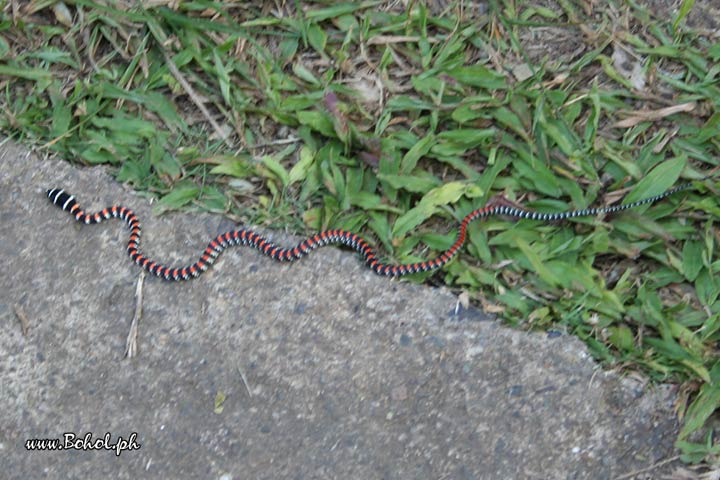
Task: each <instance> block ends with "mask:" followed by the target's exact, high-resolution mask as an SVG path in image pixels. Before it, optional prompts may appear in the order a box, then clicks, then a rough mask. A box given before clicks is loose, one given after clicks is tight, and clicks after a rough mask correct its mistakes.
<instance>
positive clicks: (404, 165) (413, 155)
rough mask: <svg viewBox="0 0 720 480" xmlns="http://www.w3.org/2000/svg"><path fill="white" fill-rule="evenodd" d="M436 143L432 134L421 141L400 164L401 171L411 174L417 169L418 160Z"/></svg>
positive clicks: (408, 152)
mask: <svg viewBox="0 0 720 480" xmlns="http://www.w3.org/2000/svg"><path fill="white" fill-rule="evenodd" d="M434 143H435V135H433V134H432V133H430V134H428V135H427V136H426V137H424V138H422V139H420V141H418V142H417V143H415V145H413V146H412V147H411V148H410V150H408V151H407V153H406V154H405V156H404V157H403V159H402V161H401V162H400V171H401V172H402V173H410V172H412V171H413V170H414V169H415V165H417V162H418V160H420V158H421V157H423V156H424V155H426V154H427V152H429V151H430V148H431V147H432V146H433V144H434Z"/></svg>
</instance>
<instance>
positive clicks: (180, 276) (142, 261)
mask: <svg viewBox="0 0 720 480" xmlns="http://www.w3.org/2000/svg"><path fill="white" fill-rule="evenodd" d="M692 187H693V184H692V183H686V184H683V185H680V186H677V187H674V188H671V189H669V190H666V191H665V192H663V193H660V194H658V195H655V196H652V197H649V198H645V199H643V200H638V201H635V202H631V203H627V204H624V205H616V206H612V207H602V208H587V209H584V210H569V211H564V212H554V213H540V212H533V211H528V210H523V209H522V208H519V207H517V206H515V205H514V204H512V203H510V202H508V201H507V200H504V199H502V198H499V199H497V198H496V199H492V200H491V201H490V202H488V204H487V205H486V206H484V207H482V208H478V209H477V210H474V211H472V212H470V213H469V214H468V215H466V216H465V218H463V219H462V221H461V222H460V228H459V230H458V233H457V237H456V239H455V242H454V243H453V244H452V245H451V246H450V248H448V249H447V250H445V251H444V252H442V253H441V254H440V255H438V256H437V257H436V258H434V259H432V260H427V261H424V262H417V263H408V264H403V265H389V264H385V263H382V262H381V261H380V260H379V259H378V258H377V255H376V254H375V251H374V250H373V248H372V247H371V246H370V244H369V243H368V242H367V241H365V240H364V239H363V238H362V237H361V236H360V235H358V234H357V233H354V232H350V231H347V230H341V229H335V230H327V231H323V232H320V233H317V234H315V235H313V236H312V237H309V238H307V239H305V240H303V241H302V242H300V243H299V244H297V245H296V246H294V247H291V248H283V247H279V246H277V245H275V244H274V243H272V242H271V241H270V240H268V239H267V238H266V237H264V236H263V235H260V234H258V233H255V232H254V231H252V230H250V229H247V228H240V229H239V230H232V231H229V232H225V233H222V234H220V235H218V236H217V237H215V238H214V239H213V240H211V241H210V243H209V244H208V246H207V248H205V251H203V253H202V255H201V256H200V258H199V259H198V260H197V261H196V262H195V263H193V264H191V265H189V266H185V267H178V268H171V267H167V266H165V265H162V264H160V263H158V262H156V261H154V260H152V259H150V258H148V257H146V256H145V255H144V254H143V253H142V251H141V250H140V234H141V227H140V221H139V220H138V217H137V215H135V213H134V212H133V211H132V210H130V209H129V208H126V207H122V206H119V205H114V206H112V207H108V208H105V209H103V210H101V211H99V212H97V213H86V212H85V211H83V209H82V208H81V207H80V205H79V204H78V202H77V201H76V200H75V197H74V196H72V195H71V194H69V193H67V192H65V191H64V190H62V189H59V188H53V189H51V190H48V191H47V196H48V198H49V199H50V201H51V202H52V203H54V204H55V205H57V206H58V207H60V208H62V209H63V210H65V211H66V212H69V213H70V214H71V215H72V216H73V217H74V218H75V220H77V221H78V222H80V223H83V224H95V223H101V222H103V221H104V220H107V219H110V218H119V219H120V220H123V221H124V222H125V223H126V224H127V225H128V227H129V228H130V239H129V241H128V244H127V252H128V255H130V258H132V260H133V261H134V262H135V263H136V264H138V265H140V266H141V267H142V268H144V269H145V270H147V271H148V272H150V273H151V274H153V275H157V276H158V277H160V278H163V279H165V280H170V281H179V280H189V279H192V278H195V277H199V276H200V275H202V274H203V273H204V272H205V271H207V270H208V269H209V268H210V267H211V266H212V265H213V264H214V263H215V261H216V260H217V258H218V257H219V256H220V254H221V253H222V252H223V251H224V250H225V249H226V248H228V247H231V246H234V245H247V246H251V247H253V248H255V249H256V250H258V251H260V252H261V253H263V254H265V255H266V256H268V257H270V258H272V259H274V260H277V261H281V262H294V261H296V260H299V259H300V258H302V257H304V256H306V255H308V254H309V253H310V252H312V251H313V250H315V249H316V248H319V247H324V246H326V245H331V244H340V245H345V246H347V247H350V248H352V249H353V250H356V251H357V252H359V253H360V255H362V257H363V259H364V260H365V263H366V264H367V266H368V267H369V268H370V269H372V270H373V271H374V272H375V273H377V274H378V275H385V276H390V277H400V276H404V275H410V274H413V273H418V272H427V271H431V270H436V269H438V268H441V267H443V266H444V265H446V264H447V263H448V262H450V260H452V259H453V258H454V257H455V256H456V255H457V253H458V251H459V250H460V248H461V247H462V246H463V244H464V243H465V238H466V235H467V228H468V225H469V224H470V223H471V222H472V221H474V220H477V219H481V218H487V217H490V216H496V215H497V216H506V217H511V218H515V219H531V220H540V221H543V222H552V221H558V220H566V219H570V218H576V217H591V216H596V215H602V214H607V213H616V212H620V211H623V210H627V209H630V208H635V207H639V206H640V205H645V204H649V203H654V202H657V201H659V200H662V199H664V198H667V197H669V196H670V195H672V194H674V193H677V192H680V191H683V190H687V189H690V188H692Z"/></svg>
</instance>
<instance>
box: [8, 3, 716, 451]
mask: <svg viewBox="0 0 720 480" xmlns="http://www.w3.org/2000/svg"><path fill="white" fill-rule="evenodd" d="M711 3H712V2H697V3H695V2H692V1H687V0H686V1H683V2H681V3H680V4H679V9H678V10H677V11H670V10H668V11H667V12H661V11H658V10H657V8H653V9H650V8H648V7H645V6H643V4H642V3H641V2H633V1H631V2H620V1H611V2H609V3H608V5H607V8H605V6H603V8H602V9H600V10H597V11H587V10H586V9H583V8H580V7H578V6H575V4H574V3H572V2H567V1H560V2H558V4H557V5H556V4H551V3H547V2H542V1H537V2H531V3H523V2H513V1H511V0H505V1H500V0H498V1H493V2H489V4H488V6H487V7H486V8H484V7H483V6H482V5H485V4H484V3H483V4H482V5H481V4H471V3H468V2H439V1H432V2H415V1H411V2H408V4H407V6H404V4H403V3H400V2H380V1H364V2H354V3H340V4H332V3H331V2H327V3H325V2H318V3H310V2H308V3H301V2H295V3H285V2H275V3H273V4H272V5H270V4H269V3H267V4H266V3H265V2H240V3H223V2H211V1H184V2H171V1H167V2H163V1H156V2H152V5H153V6H152V7H150V6H148V8H147V9H142V8H140V7H138V6H137V5H135V3H134V2H126V3H124V2H107V3H103V2H98V3H95V2H91V1H88V0H77V1H66V2H65V3H62V2H61V3H56V2H50V1H45V2H43V1H39V2H31V3H27V4H25V5H23V6H20V7H17V4H15V3H13V4H10V3H8V2H3V9H2V12H3V13H2V17H1V18H0V57H1V58H2V60H1V61H0V86H1V87H2V88H1V90H0V91H1V92H2V94H1V96H0V105H2V113H1V114H0V127H1V128H2V130H3V132H5V133H6V134H9V135H12V136H14V137H16V138H18V139H20V140H21V141H22V142H24V143H26V144H29V145H34V146H35V147H36V148H38V149H40V150H45V151H50V152H54V153H57V154H58V155H60V156H62V157H64V158H66V159H68V160H70V161H72V162H75V163H78V164H82V165H94V164H105V165H108V166H110V168H111V169H112V171H113V172H114V173H115V175H116V178H117V180H118V181H120V182H123V183H126V184H129V185H131V186H132V187H133V188H135V189H137V190H139V191H142V192H147V195H149V196H152V197H156V198H158V199H159V201H158V202H157V204H156V207H155V208H156V213H158V214H159V213H162V212H163V211H167V210H177V209H183V210H189V209H194V210H206V211H212V212H218V213H222V214H226V215H229V216H231V217H232V218H233V219H235V220H237V221H241V222H245V223H251V224H255V225H262V226H264V227H271V228H280V229H285V230H288V231H292V232H295V233H298V234H303V233H305V234H306V233H310V232H314V231H316V230H320V229H326V228H345V229H350V230H354V231H358V232H362V233H363V234H364V235H365V236H367V237H368V238H372V239H374V240H375V243H376V244H377V245H378V247H379V248H380V249H381V250H382V251H383V252H384V254H385V255H386V257H387V259H388V260H389V261H392V262H414V261H418V260H420V259H425V258H429V257H432V256H434V255H436V254H437V252H439V251H441V250H443V249H445V248H447V247H448V246H449V245H450V244H451V243H452V241H453V239H454V231H455V230H454V229H455V226H456V224H457V222H458V220H459V219H461V218H462V217H463V216H464V215H466V214H468V213H469V212H470V211H472V210H473V209H475V208H478V207H479V206H482V205H483V204H484V203H485V202H486V201H487V199H488V198H490V197H491V196H492V195H495V194H503V195H505V196H506V197H507V198H509V199H511V200H513V201H517V202H520V203H522V204H523V205H525V206H527V207H529V208H534V209H538V210H545V211H556V210H565V209H580V208H585V207H587V206H591V205H598V206H599V205H605V204H609V203H611V202H618V201H620V199H621V197H622V195H624V194H626V193H627V194H629V199H630V200H636V199H640V198H644V197H647V196H650V195H653V194H655V193H658V192H660V191H662V190H664V189H666V188H669V187H670V186H671V185H673V184H675V183H677V182H679V181H692V180H699V179H701V178H702V177H703V176H704V175H706V174H707V173H708V172H711V171H712V170H713V169H714V168H716V167H717V166H718V163H719V162H718V158H719V155H718V151H719V150H720V112H718V104H719V102H720V80H719V77H720V66H719V65H720V62H719V61H718V60H720V44H718V43H717V37H715V41H714V43H713V37H712V35H711V33H712V28H708V27H707V26H705V25H703V24H702V20H703V19H705V20H707V19H709V18H712V15H710V14H709V13H707V12H709V11H710V10H712V8H713V7H711V6H710V5H711ZM149 4H150V2H148V5H149ZM598 8H600V7H598ZM703 9H705V10H703ZM703 12H705V13H703ZM693 19H694V23H693V22H691V20H693ZM715 28H717V27H715ZM171 62H172V64H171ZM643 179H646V180H643ZM681 179H682V180H681ZM719 218H720V205H719V204H718V190H717V186H716V185H715V183H714V182H711V181H702V182H697V189H696V190H695V191H690V193H687V194H685V193H683V194H678V195H676V196H674V197H672V198H670V199H668V200H667V201H663V202H661V203H658V204H656V205H652V206H649V207H647V208H641V209H638V210H634V211H630V212H628V213H623V214H620V215H617V216H613V217H607V218H586V219H578V220H576V221H573V222H567V223H564V224H552V225H549V224H542V223H538V222H533V221H529V220H525V221H520V222H517V223H515V222H512V221H508V220H505V219H502V218H493V219H490V220H488V221H487V222H480V223H476V224H473V225H472V226H471V228H470V231H469V239H468V243H467V246H466V248H464V249H463V252H462V255H461V256H460V257H459V258H458V259H456V260H454V261H453V262H452V263H451V264H450V265H448V266H447V267H446V268H445V269H443V270H442V271H441V272H440V273H437V274H435V276H433V277H428V275H416V276H415V278H414V279H413V280H412V281H417V282H423V281H435V282H441V283H444V284H446V285H448V286H450V287H451V288H453V289H455V290H456V291H458V292H465V293H466V294H467V296H468V297H469V298H470V299H471V300H472V301H474V302H476V303H478V304H481V305H482V306H483V307H484V308H485V310H487V311H490V312H493V313H496V314H497V315H498V316H499V317H500V318H502V319H503V320H504V321H506V322H507V323H509V324H511V325H513V326H515V327H517V328H523V329H548V328H553V329H563V330H566V331H568V332H571V333H572V334H574V335H576V336H578V337H579V338H581V339H582V340H584V341H585V342H586V343H587V345H588V347H589V348H590V350H591V351H592V353H593V354H594V355H595V356H596V358H598V359H599V360H601V361H603V362H604V363H605V364H606V365H607V366H609V367H611V368H616V369H618V370H623V371H627V370H631V371H638V372H642V373H643V374H644V375H647V376H648V377H650V378H651V379H653V380H656V381H666V382H674V383H677V384H678V385H679V392H680V395H679V401H678V404H677V413H678V417H679V418H680V419H681V421H682V422H683V427H682V430H681V432H680V434H679V438H678V440H677V446H678V447H679V449H680V450H681V452H682V454H683V457H682V458H683V459H684V460H685V461H687V462H692V463H698V462H717V461H718V460H719V459H720V442H718V441H717V440H716V439H715V436H714V435H715V432H714V430H713V425H712V418H713V416H712V415H713V413H714V412H715V411H716V409H717V408H718V406H720V362H719V361H718V358H719V357H718V341H719V340H720V300H719V298H718V297H719V295H720V281H719V280H717V276H716V272H717V270H718V269H720V257H719V256H718V253H717V247H718V242H720V237H719V236H718V230H717V229H716V227H715V222H717V221H718V219H719ZM599 414H602V413H599Z"/></svg>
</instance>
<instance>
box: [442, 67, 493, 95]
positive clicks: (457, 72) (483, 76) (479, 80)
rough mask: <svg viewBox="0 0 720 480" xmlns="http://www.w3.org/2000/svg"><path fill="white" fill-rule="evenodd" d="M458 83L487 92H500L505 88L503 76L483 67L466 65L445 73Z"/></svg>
mask: <svg viewBox="0 0 720 480" xmlns="http://www.w3.org/2000/svg"><path fill="white" fill-rule="evenodd" d="M446 73H447V74H448V75H450V76H451V77H453V78H454V79H455V80H457V81H458V82H460V83H463V84H465V85H470V86H473V87H480V88H485V89H487V90H500V89H504V88H506V87H507V84H506V83H505V76H504V75H502V74H500V73H497V72H496V71H494V70H490V69H489V68H487V67H485V66H483V65H468V66H463V67H457V68H453V69H450V70H448V71H447V72H446Z"/></svg>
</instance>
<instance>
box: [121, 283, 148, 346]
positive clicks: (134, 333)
mask: <svg viewBox="0 0 720 480" xmlns="http://www.w3.org/2000/svg"><path fill="white" fill-rule="evenodd" d="M144 280H145V272H144V271H142V272H140V276H139V277H138V281H137V287H135V315H133V319H132V323H131V324H130V331H129V332H128V336H127V340H125V358H134V357H135V355H137V338H138V324H139V323H140V318H141V317H142V299H143V293H142V292H143V290H142V288H143V283H144Z"/></svg>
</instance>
